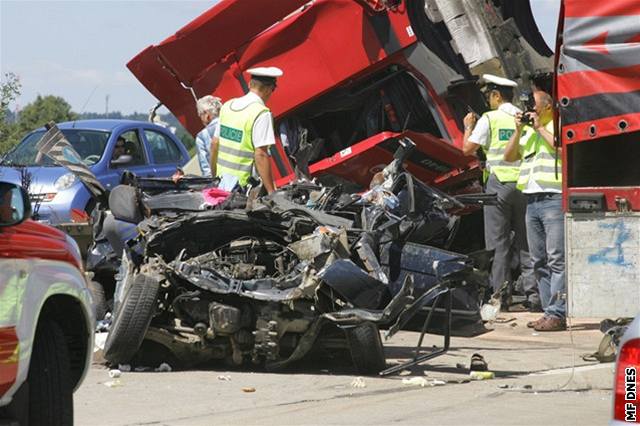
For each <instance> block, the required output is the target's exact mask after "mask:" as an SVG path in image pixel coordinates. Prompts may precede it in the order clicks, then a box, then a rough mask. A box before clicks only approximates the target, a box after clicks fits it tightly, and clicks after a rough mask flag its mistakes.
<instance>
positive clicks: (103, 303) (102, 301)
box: [89, 281, 107, 321]
mask: <svg viewBox="0 0 640 426" xmlns="http://www.w3.org/2000/svg"><path fill="white" fill-rule="evenodd" d="M89 291H90V292H91V297H92V298H93V308H94V310H95V313H96V321H100V320H102V319H104V316H105V315H106V314H107V300H106V298H105V296H104V287H102V284H100V283H99V282H97V281H89Z"/></svg>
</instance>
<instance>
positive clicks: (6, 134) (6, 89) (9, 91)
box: [0, 72, 21, 154]
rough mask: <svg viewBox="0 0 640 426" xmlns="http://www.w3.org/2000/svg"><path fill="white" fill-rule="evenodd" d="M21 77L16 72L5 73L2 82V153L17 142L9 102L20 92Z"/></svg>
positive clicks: (0, 92) (0, 139)
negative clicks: (14, 136) (10, 119)
mask: <svg viewBox="0 0 640 426" xmlns="http://www.w3.org/2000/svg"><path fill="white" fill-rule="evenodd" d="M20 87H21V85H20V79H19V78H18V76H17V75H15V74H14V73H11V72H8V73H5V75H4V81H3V82H0V154H2V153H3V152H5V151H7V150H8V149H9V148H10V147H11V146H13V144H14V143H15V142H13V141H12V135H13V134H14V133H15V132H16V127H17V126H16V124H14V123H10V122H9V120H8V118H9V115H10V112H11V111H9V104H10V103H11V102H12V101H13V100H15V98H16V97H18V95H19V94H20Z"/></svg>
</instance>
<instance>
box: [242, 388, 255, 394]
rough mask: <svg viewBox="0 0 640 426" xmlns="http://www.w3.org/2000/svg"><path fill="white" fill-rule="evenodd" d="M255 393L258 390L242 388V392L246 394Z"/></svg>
mask: <svg viewBox="0 0 640 426" xmlns="http://www.w3.org/2000/svg"><path fill="white" fill-rule="evenodd" d="M255 391H256V388H250V387H247V388H242V392H245V393H252V392H255Z"/></svg>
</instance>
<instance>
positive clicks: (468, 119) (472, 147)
mask: <svg viewBox="0 0 640 426" xmlns="http://www.w3.org/2000/svg"><path fill="white" fill-rule="evenodd" d="M463 122H464V137H463V139H462V153H463V154H464V155H473V154H475V153H476V151H477V150H478V148H480V145H478V144H477V143H473V142H471V141H469V136H471V133H472V132H473V128H474V127H475V126H476V115H475V114H474V113H473V112H470V113H468V114H467V115H466V116H465V117H464V120H463Z"/></svg>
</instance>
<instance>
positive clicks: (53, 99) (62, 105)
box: [18, 95, 78, 134]
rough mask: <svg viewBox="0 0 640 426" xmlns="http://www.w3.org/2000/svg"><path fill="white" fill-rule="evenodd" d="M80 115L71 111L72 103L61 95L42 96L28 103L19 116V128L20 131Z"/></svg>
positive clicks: (24, 131)
mask: <svg viewBox="0 0 640 426" xmlns="http://www.w3.org/2000/svg"><path fill="white" fill-rule="evenodd" d="M77 119H78V115H77V114H76V113H75V112H73V111H71V105H69V104H68V103H67V101H65V100H64V99H63V98H61V97H59V96H53V95H48V96H40V95H38V97H37V98H36V100H35V101H33V102H31V103H30V104H28V105H27V106H26V107H24V109H23V110H22V111H20V116H19V117H18V128H19V130H20V133H23V134H24V133H26V132H29V131H31V130H34V129H37V128H38V127H42V126H44V125H45V124H47V123H48V122H50V121H55V122H56V123H59V122H61V121H72V120H77Z"/></svg>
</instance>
